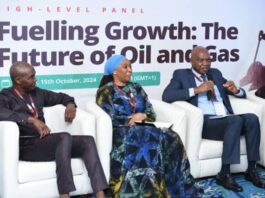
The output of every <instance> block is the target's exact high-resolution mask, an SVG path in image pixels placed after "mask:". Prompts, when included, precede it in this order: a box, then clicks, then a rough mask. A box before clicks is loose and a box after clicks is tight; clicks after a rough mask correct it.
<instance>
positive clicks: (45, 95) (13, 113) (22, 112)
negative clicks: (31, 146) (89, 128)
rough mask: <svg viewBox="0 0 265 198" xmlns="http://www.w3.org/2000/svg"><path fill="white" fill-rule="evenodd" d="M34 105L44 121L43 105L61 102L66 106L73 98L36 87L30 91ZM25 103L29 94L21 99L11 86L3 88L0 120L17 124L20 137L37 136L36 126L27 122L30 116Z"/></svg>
mask: <svg viewBox="0 0 265 198" xmlns="http://www.w3.org/2000/svg"><path fill="white" fill-rule="evenodd" d="M29 94H30V96H31V97H32V99H33V102H34V105H35V107H36V109H37V111H38V119H39V120H41V121H43V122H45V119H44V114H43V107H49V106H54V105H57V104H62V105H64V106H66V105H67V104H68V103H74V104H75V101H74V98H73V97H71V96H69V95H67V94H64V93H56V92H53V91H48V90H44V89H41V88H38V87H36V88H35V89H34V90H32V91H31V92H30V93H29ZM26 103H30V101H29V95H23V99H21V98H20V97H19V96H18V95H17V94H16V93H15V91H14V89H13V88H7V89H3V90H2V91H1V92H0V121H13V122H16V123H17V124H18V127H19V131H20V137H28V136H32V137H38V136H39V133H38V131H37V130H36V128H35V127H34V126H33V125H32V124H29V123H27V119H28V117H30V116H32V113H31V111H30V109H29V108H28V107H27V105H26Z"/></svg>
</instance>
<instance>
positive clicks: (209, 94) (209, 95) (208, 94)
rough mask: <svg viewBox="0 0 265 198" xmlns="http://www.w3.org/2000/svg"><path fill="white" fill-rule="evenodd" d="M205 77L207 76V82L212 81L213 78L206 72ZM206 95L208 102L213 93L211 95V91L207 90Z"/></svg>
mask: <svg viewBox="0 0 265 198" xmlns="http://www.w3.org/2000/svg"><path fill="white" fill-rule="evenodd" d="M206 76H207V78H208V81H209V80H211V81H213V76H212V74H211V73H209V72H208V73H207V74H206ZM206 95H207V99H208V100H211V98H212V96H213V95H214V93H213V91H212V90H208V91H207V92H206Z"/></svg>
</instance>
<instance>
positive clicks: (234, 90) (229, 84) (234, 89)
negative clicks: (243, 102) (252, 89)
mask: <svg viewBox="0 0 265 198" xmlns="http://www.w3.org/2000/svg"><path fill="white" fill-rule="evenodd" d="M223 86H224V87H225V88H227V89H228V90H229V91H231V92H232V93H233V94H237V93H238V92H239V89H238V88H237V87H236V85H235V83H234V82H233V81H231V80H228V81H227V82H226V83H225V84H223Z"/></svg>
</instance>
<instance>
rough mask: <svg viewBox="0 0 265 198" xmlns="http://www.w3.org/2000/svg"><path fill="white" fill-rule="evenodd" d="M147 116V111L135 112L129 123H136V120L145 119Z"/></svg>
mask: <svg viewBox="0 0 265 198" xmlns="http://www.w3.org/2000/svg"><path fill="white" fill-rule="evenodd" d="M145 118H146V115H145V113H136V114H133V115H132V117H131V119H130V121H129V123H128V124H129V125H134V124H135V122H136V121H143V120H144V119H145Z"/></svg>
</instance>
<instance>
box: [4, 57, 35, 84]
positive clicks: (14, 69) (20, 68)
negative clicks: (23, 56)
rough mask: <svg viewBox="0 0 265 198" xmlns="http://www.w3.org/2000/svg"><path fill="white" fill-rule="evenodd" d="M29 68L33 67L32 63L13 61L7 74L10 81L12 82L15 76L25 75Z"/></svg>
mask: <svg viewBox="0 0 265 198" xmlns="http://www.w3.org/2000/svg"><path fill="white" fill-rule="evenodd" d="M29 69H33V70H34V68H33V67H32V65H30V64H28V63H25V62H21V61H19V62H16V63H14V64H13V65H12V66H11V67H10V70H9V75H10V78H11V80H12V82H13V83H14V81H15V79H16V78H17V77H22V76H23V75H25V74H26V73H27V72H28V70H29Z"/></svg>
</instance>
